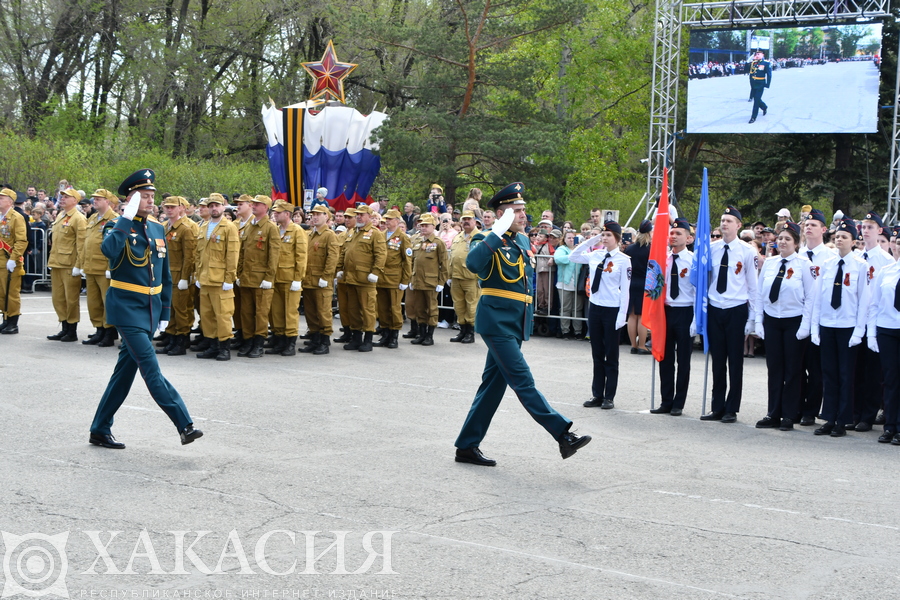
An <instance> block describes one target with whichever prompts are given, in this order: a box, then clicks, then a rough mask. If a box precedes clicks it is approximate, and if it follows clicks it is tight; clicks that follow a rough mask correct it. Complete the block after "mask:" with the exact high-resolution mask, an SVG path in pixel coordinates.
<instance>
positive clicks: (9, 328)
mask: <svg viewBox="0 0 900 600" xmlns="http://www.w3.org/2000/svg"><path fill="white" fill-rule="evenodd" d="M0 333H3V334H6V335H12V334H14V333H19V315H16V316H14V317H10V318H9V320H8V321H7V322H6V327H4V328H3V329H2V330H0Z"/></svg>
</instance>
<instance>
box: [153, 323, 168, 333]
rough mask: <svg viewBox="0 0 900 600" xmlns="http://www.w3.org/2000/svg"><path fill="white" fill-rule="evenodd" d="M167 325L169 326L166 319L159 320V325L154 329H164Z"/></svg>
mask: <svg viewBox="0 0 900 600" xmlns="http://www.w3.org/2000/svg"><path fill="white" fill-rule="evenodd" d="M168 326H169V322H168V321H160V322H159V327H157V328H156V329H157V330H158V331H165V330H166V327H168Z"/></svg>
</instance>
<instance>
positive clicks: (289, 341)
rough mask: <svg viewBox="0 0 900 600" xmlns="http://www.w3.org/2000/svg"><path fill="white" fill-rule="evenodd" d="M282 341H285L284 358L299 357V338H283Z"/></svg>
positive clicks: (284, 336) (282, 351)
mask: <svg viewBox="0 0 900 600" xmlns="http://www.w3.org/2000/svg"><path fill="white" fill-rule="evenodd" d="M281 339H282V340H284V348H282V349H281V355H282V356H296V355H297V338H295V337H294V336H290V337H288V336H286V335H283V336H281Z"/></svg>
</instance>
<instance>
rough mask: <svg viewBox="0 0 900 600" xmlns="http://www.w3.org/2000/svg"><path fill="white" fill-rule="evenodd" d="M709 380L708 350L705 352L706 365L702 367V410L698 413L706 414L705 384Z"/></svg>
mask: <svg viewBox="0 0 900 600" xmlns="http://www.w3.org/2000/svg"><path fill="white" fill-rule="evenodd" d="M708 382H709V352H707V353H706V366H705V367H704V368H703V410H702V412H701V413H700V415H701V416H702V415H705V414H706V385H707V383H708Z"/></svg>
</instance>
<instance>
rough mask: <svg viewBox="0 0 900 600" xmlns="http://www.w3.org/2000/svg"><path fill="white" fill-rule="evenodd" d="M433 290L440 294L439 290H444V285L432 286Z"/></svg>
mask: <svg viewBox="0 0 900 600" xmlns="http://www.w3.org/2000/svg"><path fill="white" fill-rule="evenodd" d="M434 291H436V292H437V293H438V294H440V293H441V292H443V291H444V286H442V285H437V286H435V287H434Z"/></svg>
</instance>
